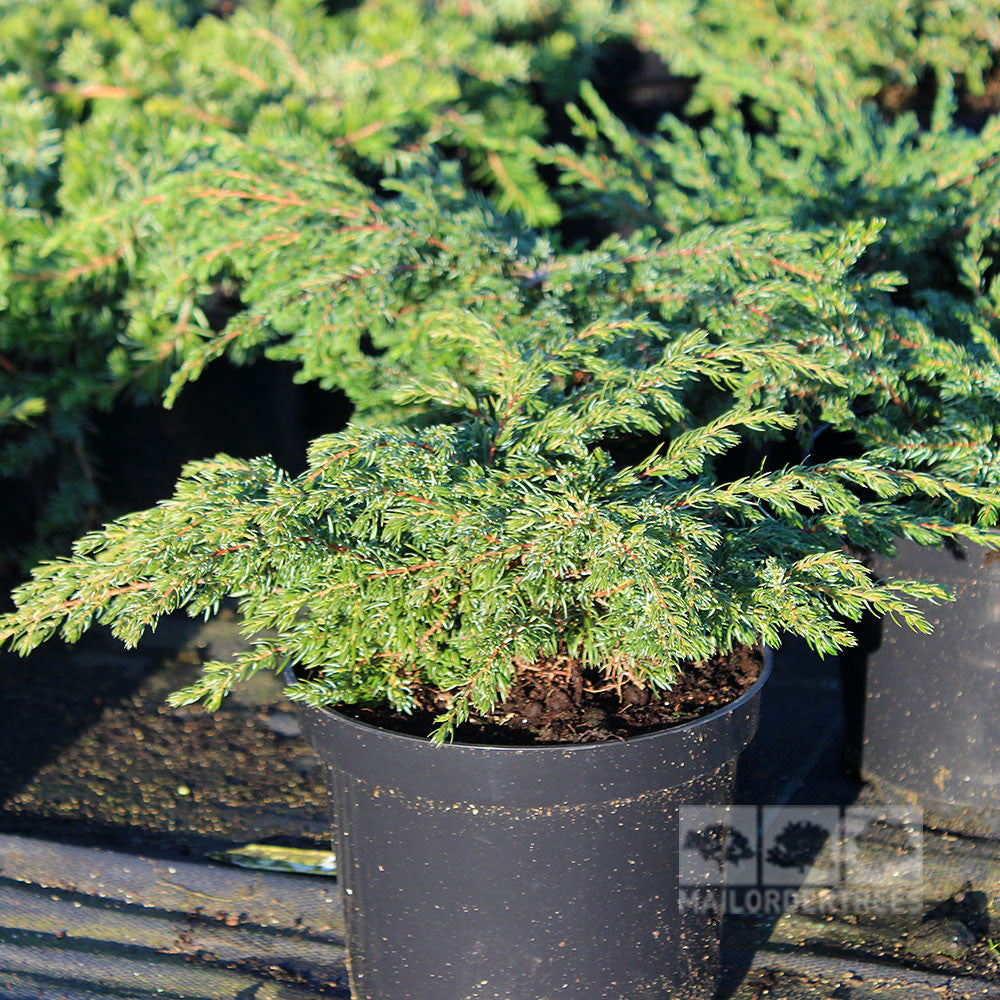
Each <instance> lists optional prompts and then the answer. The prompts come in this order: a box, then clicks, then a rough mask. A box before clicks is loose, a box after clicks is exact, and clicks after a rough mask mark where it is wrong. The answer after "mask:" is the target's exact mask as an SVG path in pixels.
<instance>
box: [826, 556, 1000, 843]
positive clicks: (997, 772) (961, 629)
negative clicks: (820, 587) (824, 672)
mask: <svg viewBox="0 0 1000 1000" xmlns="http://www.w3.org/2000/svg"><path fill="white" fill-rule="evenodd" d="M873 570H874V572H875V573H876V575H878V576H881V577H889V576H891V577H899V578H909V579H918V580H931V581H936V582H939V583H942V584H946V585H947V586H949V587H951V588H952V589H953V590H954V592H955V598H956V599H955V601H954V602H953V603H948V604H941V605H937V606H925V607H924V609H923V610H924V613H925V615H926V617H927V619H928V621H930V623H931V624H932V625H933V632H932V633H931V634H930V635H923V634H921V633H919V632H914V631H913V630H912V629H909V628H906V627H904V626H901V625H896V624H894V623H893V622H892V621H888V620H886V621H882V622H870V623H869V624H868V626H867V627H866V628H864V629H862V631H861V633H860V635H859V639H860V641H859V645H858V648H857V650H852V651H848V652H847V653H845V654H842V656H841V665H842V670H843V674H842V676H843V681H844V692H845V698H846V701H845V718H846V720H847V723H848V740H849V748H848V750H849V762H853V763H855V764H859V765H860V767H859V770H860V773H861V777H862V778H864V780H866V781H867V782H869V783H870V784H871V785H872V786H874V790H875V791H876V793H877V794H878V796H879V797H880V798H881V799H882V800H883V801H886V802H895V803H900V804H911V805H920V806H921V807H922V808H923V810H924V822H925V823H926V824H927V825H929V826H935V827H938V828H942V829H948V830H953V831H955V832H957V833H963V834H967V835H971V836H980V837H998V836H1000V555H998V553H996V552H994V551H992V550H988V549H985V548H982V547H981V546H978V545H962V546H961V547H953V548H952V549H950V550H948V549H940V550H939V549H930V548H923V547H921V546H918V545H915V544H913V543H911V542H900V543H899V544H898V546H897V556H896V558H894V559H886V558H882V557H880V558H878V559H876V560H875V563H874V566H873ZM852 751H853V752H852Z"/></svg>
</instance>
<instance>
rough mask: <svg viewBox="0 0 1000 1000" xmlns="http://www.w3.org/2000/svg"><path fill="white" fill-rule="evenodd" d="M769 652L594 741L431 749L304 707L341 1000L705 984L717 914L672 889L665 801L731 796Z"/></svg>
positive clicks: (597, 994) (673, 836)
mask: <svg viewBox="0 0 1000 1000" xmlns="http://www.w3.org/2000/svg"><path fill="white" fill-rule="evenodd" d="M770 666H771V662H770V656H768V657H767V658H766V660H765V665H764V669H763V671H762V673H761V676H760V678H759V679H758V680H757V682H756V683H755V684H754V685H753V687H752V688H750V689H749V690H748V691H747V692H746V693H745V694H744V695H742V696H741V697H740V698H739V699H737V700H736V701H734V702H732V703H731V704H729V705H728V706H726V707H725V708H723V709H721V710H719V711H717V712H715V713H714V714H712V715H709V716H706V717H705V718H702V719H699V720H697V721H695V722H691V723H688V724H686V725H683V726H679V727H677V728H674V729H668V730H663V731H660V732H656V733H651V734H647V735H644V736H640V737H635V738H633V739H630V740H627V741H616V742H608V743H590V744H574V745H551V746H544V745H543V746H532V747H523V748H522V747H485V746H471V745H464V744H447V745H444V746H434V745H432V744H430V743H429V742H427V741H426V740H422V739H419V738H416V737H413V736H406V735H401V734H398V733H393V732H389V731H387V730H383V729H379V728H376V727H373V726H369V725H366V724H364V723H360V722H357V721H355V720H353V719H350V718H347V717H346V716H343V715H340V714H338V713H336V712H330V711H325V710H321V709H314V708H308V707H305V706H300V712H301V717H302V720H303V729H304V734H305V736H306V738H307V739H308V740H309V742H310V743H311V745H312V746H313V748H314V749H315V750H316V752H317V753H318V754H319V755H320V757H321V758H322V759H323V761H324V762H325V763H326V764H327V765H328V766H329V770H330V780H331V785H332V790H333V813H334V817H335V820H334V826H335V831H334V845H335V850H336V851H337V860H338V877H339V880H340V887H341V892H342V896H343V902H344V914H345V921H346V927H347V949H348V955H349V959H348V966H349V969H350V977H351V987H352V996H353V997H354V1000H428V998H433V1000H513V998H517V1000H529V998H530V1000H642V998H653V997H655V998H657V1000H663V998H665V997H673V996H683V997H684V998H686V1000H707V998H709V997H711V996H712V994H713V992H714V990H715V986H716V980H717V976H718V955H719V924H720V918H719V916H718V914H717V913H713V912H712V911H711V908H708V909H707V910H706V909H705V908H701V909H700V910H699V909H697V908H693V907H689V906H685V905H682V903H681V900H680V897H679V886H678V867H679V848H678V809H679V807H681V806H683V805H702V804H705V805H725V804H727V803H729V802H731V801H732V791H733V777H734V772H735V768H736V761H737V758H738V756H739V754H740V752H741V751H742V750H743V748H744V747H745V746H746V744H747V743H748V742H749V741H750V739H751V738H752V737H753V735H754V733H755V731H756V728H757V720H758V714H759V706H760V693H761V688H762V687H763V684H764V681H765V679H766V677H767V675H768V673H769V672H770Z"/></svg>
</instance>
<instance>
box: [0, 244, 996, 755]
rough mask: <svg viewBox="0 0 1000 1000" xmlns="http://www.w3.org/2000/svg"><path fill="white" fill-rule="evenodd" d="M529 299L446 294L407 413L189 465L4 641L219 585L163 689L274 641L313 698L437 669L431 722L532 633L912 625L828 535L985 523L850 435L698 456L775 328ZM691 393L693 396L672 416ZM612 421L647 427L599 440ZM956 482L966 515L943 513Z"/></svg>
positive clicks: (788, 363)
mask: <svg viewBox="0 0 1000 1000" xmlns="http://www.w3.org/2000/svg"><path fill="white" fill-rule="evenodd" d="M691 256H695V255H693V254H692V255H691ZM594 269H595V265H594V264H593V262H591V270H594ZM546 316H547V319H546V320H545V322H544V323H541V325H540V332H539V335H538V336H536V337H535V338H534V340H533V341H528V342H525V341H519V342H513V341H512V340H511V338H510V336H509V334H508V332H507V330H505V329H504V328H502V327H494V326H491V325H490V324H488V323H486V322H484V321H483V320H482V319H481V317H479V316H477V315H475V314H473V313H471V312H468V313H466V314H465V315H461V314H458V313H456V314H455V316H454V321H453V323H452V324H451V325H450V326H448V327H445V328H443V329H441V331H440V332H439V338H440V341H441V342H442V344H443V345H444V347H445V349H447V348H448V346H449V344H450V345H451V346H454V345H456V344H461V343H473V342H474V344H475V350H476V352H477V356H478V358H479V360H480V363H479V365H478V366H476V367H475V368H472V369H470V370H469V371H468V372H467V373H464V374H463V373H462V372H456V373H453V374H452V377H451V378H450V379H445V378H442V377H437V376H430V377H424V378H423V379H414V380H413V382H412V383H411V384H410V385H401V386H400V390H399V391H400V394H401V395H406V396H410V397H412V398H414V399H417V400H420V401H422V402H423V403H424V404H425V405H426V406H427V407H428V408H429V409H430V411H431V413H432V414H437V415H438V422H435V423H430V424H428V425H427V426H425V427H424V428H423V429H415V428H405V427H399V428H395V429H393V428H384V429H376V428H363V427H352V428H349V429H348V430H347V431H345V432H343V433H340V434H335V435H331V436H328V437H324V438H321V439H319V440H317V441H316V442H314V444H313V446H312V449H311V452H310V456H309V467H308V469H307V470H306V471H305V472H303V473H302V474H301V475H299V476H297V477H294V478H291V477H289V476H287V475H285V474H284V473H283V472H282V471H281V470H279V469H277V468H276V467H275V466H274V464H273V462H271V461H270V460H268V459H260V460H256V461H240V460H234V459H231V458H228V457H226V456H219V457H217V458H216V459H213V460H209V461H202V462H196V463H193V464H191V465H189V466H188V467H187V469H186V470H185V472H184V474H183V476H182V477H181V479H180V481H179V482H178V484H177V489H176V492H175V494H174V496H173V497H172V498H171V499H170V500H167V501H164V502H163V503H161V504H160V505H158V506H157V507H155V508H153V509H151V510H146V511H142V512H138V513H135V514H130V515H127V516H126V517H124V518H121V519H119V520H118V521H116V522H114V523H112V524H110V525H109V526H108V527H107V528H105V529H104V530H102V531H100V532H96V533H93V534H91V535H88V536H86V537H84V538H83V539H81V540H80V541H79V542H78V543H77V544H76V546H75V552H74V555H73V557H72V558H69V559H60V560H55V561H51V562H47V563H43V564H42V565H41V566H40V567H39V568H38V569H37V570H36V571H35V573H34V576H33V579H32V580H31V581H29V582H28V583H26V584H24V585H23V586H22V587H21V588H19V589H18V590H17V591H16V592H15V601H16V604H17V610H16V611H14V612H12V613H10V614H8V615H6V616H5V617H3V618H2V619H0V640H2V641H6V642H7V643H9V644H10V645H11V646H12V647H13V648H14V649H16V650H17V651H18V652H21V653H26V652H28V651H29V650H30V649H32V648H34V647H35V646H37V645H38V644H39V643H40V642H42V641H44V640H45V639H46V638H48V637H49V636H51V635H52V634H53V633H55V632H57V631H58V632H59V633H60V634H61V635H62V637H63V638H65V639H67V640H69V641H73V640H75V639H77V638H78V637H79V636H80V635H81V633H82V632H83V631H84V630H85V629H86V628H88V627H89V626H90V625H92V624H93V623H95V622H101V623H104V624H107V625H110V627H111V629H112V631H113V632H114V634H116V635H117V636H118V637H119V638H121V639H122V640H124V641H125V642H126V643H128V644H134V643H135V642H137V641H138V639H139V637H140V636H141V634H142V633H143V631H144V630H145V629H146V628H149V627H152V626H154V625H155V624H156V622H157V620H158V619H159V617H160V616H161V615H163V614H166V613H170V612H172V611H174V610H176V609H178V608H182V607H183V608H186V609H187V610H188V611H189V612H190V613H192V614H198V613H202V612H206V613H209V612H211V611H212V610H214V609H215V608H217V607H218V604H219V602H220V601H221V600H222V599H223V598H225V597H227V596H231V597H235V598H236V599H237V600H238V602H239V610H240V613H241V620H242V628H243V629H244V631H245V632H246V634H247V635H248V636H251V637H252V639H253V650H252V651H251V652H249V653H247V654H242V655H239V656H237V657H236V658H235V659H234V660H233V661H232V662H229V663H218V662H213V663H209V664H206V665H205V666H204V669H203V674H202V676H201V678H200V679H199V680H198V681H197V682H196V683H195V684H194V685H193V686H192V687H191V688H189V689H187V690H185V691H183V692H181V693H180V694H179V695H177V696H175V699H174V700H175V702H188V701H194V700H203V701H205V702H206V703H207V704H208V705H209V706H214V705H217V704H218V702H219V700H220V699H221V698H222V697H223V696H224V695H225V694H226V692H227V691H229V690H230V688H231V687H232V685H233V684H234V683H235V682H236V681H238V680H240V679H241V678H245V677H246V676H248V675H250V674H252V673H253V672H254V671H256V670H259V669H263V668H269V669H274V670H281V669H283V668H284V667H286V666H289V665H291V666H293V667H295V668H297V670H298V672H299V675H300V676H301V677H303V678H304V679H303V680H302V681H300V682H299V683H297V684H296V685H294V686H293V687H292V688H291V694H292V696H293V697H295V698H298V699H301V700H303V701H306V702H308V703H311V704H316V705H323V704H336V703H358V702H379V701H383V700H387V701H388V702H389V703H390V704H391V705H392V706H394V707H395V708H397V709H400V710H402V711H406V710H407V709H409V708H411V707H412V704H413V702H412V691H413V687H414V685H415V684H417V683H421V684H430V685H432V686H433V687H435V688H437V689H438V690H440V691H442V692H449V693H450V695H451V700H450V707H449V708H448V710H447V711H446V712H444V713H443V714H442V716H441V718H440V719H439V726H438V728H437V729H436V731H435V738H436V739H438V740H443V739H446V738H447V737H448V736H449V735H450V734H451V733H452V732H453V730H454V727H455V726H456V725H457V724H459V723H460V722H462V721H463V720H464V719H465V718H467V717H468V714H469V713H470V711H473V710H478V711H490V710H492V709H493V708H494V707H495V706H496V705H497V704H498V703H499V702H500V701H501V700H502V699H503V698H504V696H505V693H506V692H507V691H508V690H509V688H510V686H511V684H512V682H513V680H514V678H515V677H516V676H517V673H518V671H519V670H521V669H529V668H530V667H531V666H532V665H533V664H535V663H536V662H538V661H539V660H540V658H545V657H572V658H576V659H578V660H579V661H581V662H582V663H583V664H584V665H587V666H592V667H595V668H598V669H600V670H601V671H603V672H604V673H605V675H606V676H608V677H609V678H610V679H613V680H619V681H620V680H629V681H633V682H636V683H639V684H644V685H651V686H653V687H654V688H664V687H669V685H670V684H671V682H672V681H673V680H674V678H675V677H676V675H677V672H678V671H679V670H681V669H683V666H684V664H685V663H688V662H691V661H695V662H698V661H701V660H703V659H705V658H706V657H709V656H711V655H713V654H715V653H717V652H720V651H727V650H730V649H731V648H733V646H734V645H735V644H737V643H745V644H754V643H757V642H759V641H764V642H767V643H770V644H774V645H777V644H778V643H779V642H780V640H781V637H782V635H784V634H788V633H790V634H794V635H800V636H803V637H804V638H805V639H806V640H807V641H808V642H809V643H810V644H811V645H812V646H813V647H814V648H815V649H817V650H819V651H821V652H831V651H833V650H835V649H837V648H839V647H841V646H844V645H847V644H850V643H851V642H852V637H851V634H850V632H849V631H848V630H847V629H846V628H845V626H844V625H843V619H845V618H846V619H857V618H858V617H859V616H860V615H861V614H862V613H863V612H865V611H874V612H876V613H879V614H892V615H895V616H898V617H899V618H901V619H903V620H905V621H907V622H908V623H910V624H911V625H913V626H914V627H916V628H921V629H926V628H927V625H926V622H925V621H924V619H923V617H922V616H921V614H920V612H919V610H918V608H917V606H916V605H915V603H914V601H915V600H917V599H926V600H938V599H942V598H944V597H945V596H946V595H945V593H944V592H943V591H942V590H941V589H940V588H939V587H936V586H933V585H928V584H925V583H918V582H906V581H903V582H899V581H891V582H887V583H876V582H873V581H872V580H871V579H870V578H869V576H868V574H867V571H866V570H865V568H864V567H863V565H862V564H861V563H860V562H858V561H857V560H855V559H853V558H852V557H850V556H849V555H848V554H846V552H845V549H844V540H845V539H846V540H848V541H850V542H851V543H853V544H856V545H862V546H867V547H874V548H880V549H886V548H888V547H889V546H891V544H892V540H893V538H894V537H903V538H911V539H914V540H917V541H919V542H922V543H940V542H941V541H942V540H943V539H947V538H950V537H968V538H972V539H976V540H978V541H983V542H987V541H988V539H989V537H990V532H989V530H988V529H989V526H990V525H991V524H992V523H993V522H994V521H995V519H996V516H997V513H998V511H1000V495H998V494H997V492H996V491H995V490H990V489H985V488H980V487H976V486H971V485H968V484H966V483H963V482H961V481H958V480H951V479H948V478H946V477H942V476H937V477H935V476H929V475H922V474H919V473H916V472H913V471H909V470H905V469H899V470H894V469H892V468H890V467H888V466H886V465H877V464H875V463H872V462H868V461H863V460H838V461H833V462H830V463H826V464H820V465H815V466H811V467H805V466H793V467H788V468H784V469H781V470H776V471H770V472H757V473H752V474H750V475H746V476H740V477H738V478H736V479H727V478H725V477H723V476H720V475H719V474H718V473H717V472H716V471H714V470H715V467H716V463H717V460H718V457H719V456H720V455H724V454H725V453H726V452H728V451H730V450H731V449H732V448H733V447H734V446H735V445H736V444H738V443H739V442H740V440H741V439H742V438H744V437H745V436H746V435H748V434H755V433H765V432H767V431H769V430H777V429H782V428H788V427H789V426H790V424H792V423H793V422H794V418H793V416H791V415H790V414H787V413H783V412H781V411H779V410H775V409H770V408H766V407H764V408H760V407H758V408H753V407H749V406H747V405H746V404H745V403H744V402H742V401H741V400H739V399H735V400H734V398H733V393H734V390H739V388H740V387H741V386H743V385H744V383H745V382H746V380H747V379H750V378H760V376H761V373H762V372H774V373H775V374H776V375H779V376H780V375H782V374H784V375H785V376H786V377H787V376H788V375H789V374H791V373H793V372H796V371H798V370H800V369H801V368H802V366H803V362H802V361H800V360H799V359H798V357H797V356H796V354H795V353H794V352H783V351H781V350H777V351H775V350H774V349H773V348H771V347H769V346H765V345H761V344H759V343H758V344H746V345H742V344H739V343H734V344H732V345H730V346H728V347H723V346H720V345H716V344H714V343H713V342H712V339H711V337H710V336H709V335H708V334H707V333H706V332H704V331H701V330H686V331H680V332H678V331H676V330H673V329H671V327H670V326H669V325H668V324H664V323H659V322H655V321H652V320H649V319H645V320H642V319H638V318H636V319H627V318H626V319H622V318H613V317H605V318H603V319H597V320H593V319H592V320H590V321H588V322H587V323H585V324H580V323H578V322H576V321H575V319H574V309H573V305H572V302H570V303H569V304H567V305H562V304H560V302H559V300H558V297H556V296H553V297H552V299H551V300H550V301H549V303H548V307H547V312H544V311H543V312H542V313H541V314H540V317H546ZM473 333H474V336H473ZM651 358H653V359H654V360H650V359H651ZM805 364H806V365H807V366H808V367H809V368H810V369H811V370H812V371H813V374H814V376H815V377H817V378H827V379H828V380H829V381H831V382H836V381H837V380H838V379H839V378H840V376H839V373H838V372H837V371H836V370H835V368H833V367H829V366H828V367H824V365H823V364H822V363H821V362H817V361H815V360H814V359H807V361H806V362H805ZM706 399H714V400H715V401H716V405H715V407H714V410H715V412H714V414H713V415H712V416H711V417H705V416H698V414H697V412H696V411H697V410H699V409H700V408H703V407H704V406H705V400H706ZM442 418H446V419H444V420H443V422H442ZM623 427H634V428H639V429H645V430H648V431H654V430H655V431H658V432H659V434H660V438H661V444H660V446H659V447H657V448H655V449H653V450H652V451H651V452H650V453H649V454H647V455H645V456H643V457H642V458H641V460H639V461H634V462H623V461H621V460H617V461H616V460H615V458H614V455H613V454H612V450H611V448H610V447H609V440H610V439H613V438H614V437H615V436H616V435H618V434H620V432H621V430H622V428H623ZM914 499H918V500H920V501H922V502H923V504H924V505H925V506H926V508H927V509H926V510H924V509H921V504H920V503H917V504H914V503H913V501H914ZM958 504H964V505H966V506H967V507H971V508H974V509H975V510H976V511H977V514H978V521H979V523H963V522H956V521H955V520H954V519H953V518H951V517H949V516H948V512H949V511H953V510H954V509H955V508H956V506H957V505H958ZM931 508H933V509H934V511H935V513H933V514H932V513H929V512H928V511H929V510H930V509H931Z"/></svg>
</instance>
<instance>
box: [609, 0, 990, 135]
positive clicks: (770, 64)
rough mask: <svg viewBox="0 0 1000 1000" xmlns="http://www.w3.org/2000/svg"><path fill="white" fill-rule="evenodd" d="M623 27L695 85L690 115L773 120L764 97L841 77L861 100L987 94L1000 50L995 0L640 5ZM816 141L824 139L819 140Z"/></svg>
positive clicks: (663, 0) (670, 0) (711, 0)
mask: <svg viewBox="0 0 1000 1000" xmlns="http://www.w3.org/2000/svg"><path fill="white" fill-rule="evenodd" d="M619 18H620V21H619V23H618V24H616V28H617V30H618V31H619V32H620V33H621V34H622V35H623V36H626V37H632V38H635V39H636V41H637V42H638V43H639V44H640V45H641V46H642V47H643V48H645V49H648V50H649V51H652V52H655V53H656V54H657V55H659V56H660V57H661V58H662V59H663V60H664V61H665V62H666V63H667V65H668V66H669V67H670V70H671V71H672V72H673V73H676V74H679V75H681V76H686V77H691V78H693V79H694V81H695V88H694V94H693V97H692V99H691V101H690V102H689V103H688V105H687V108H686V111H687V113H688V114H690V115H698V114H702V113H705V112H711V113H712V114H714V116H715V118H716V119H717V120H722V119H726V118H739V117H741V115H742V114H743V113H744V111H745V110H747V109H746V103H747V102H749V103H750V105H751V108H750V111H751V115H752V117H753V118H754V119H755V120H757V121H764V122H769V121H770V119H771V111H772V110H773V104H771V103H770V102H769V101H767V100H766V98H765V100H763V101H761V100H760V97H761V93H762V92H765V93H766V92H767V91H768V90H774V89H781V88H782V87H783V86H786V85H789V84H790V85H792V86H793V87H795V88H796V89H798V90H800V91H802V92H804V93H811V92H813V91H815V89H816V86H817V78H819V77H821V76H822V75H823V74H824V73H826V72H829V71H831V70H836V71H838V72H839V74H840V76H841V79H842V81H843V85H844V88H845V91H846V92H847V93H848V94H849V95H850V96H851V97H854V98H870V97H876V96H878V97H879V98H880V99H882V101H883V103H885V104H904V105H905V103H906V102H907V101H908V100H912V99H914V98H915V97H916V96H917V93H916V92H917V91H918V88H919V87H920V86H921V85H923V86H925V87H926V86H928V85H930V86H931V87H933V86H936V87H938V88H943V89H945V90H950V89H951V88H952V86H954V85H956V84H961V85H962V87H963V88H964V89H966V90H967V91H968V93H969V94H970V95H972V96H982V95H984V92H985V91H986V89H987V87H988V85H989V80H988V76H989V74H990V72H991V71H995V68H996V55H997V51H998V50H1000V31H998V29H997V7H996V3H995V2H994V0H960V2H957V3H944V2H940V0H871V2H869V0H746V2H743V3H739V4H734V3H730V2H729V0H632V2H629V3H626V4H624V5H623V7H622V10H621V12H620V14H619ZM817 138H819V137H818V136H817Z"/></svg>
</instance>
